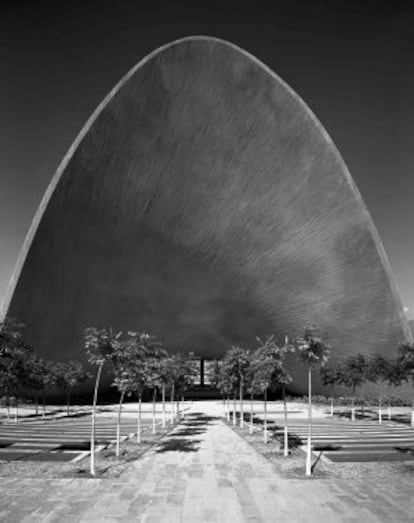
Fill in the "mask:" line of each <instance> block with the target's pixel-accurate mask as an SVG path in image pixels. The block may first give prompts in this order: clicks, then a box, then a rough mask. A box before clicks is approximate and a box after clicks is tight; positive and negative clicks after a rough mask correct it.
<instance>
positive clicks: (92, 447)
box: [91, 363, 103, 476]
mask: <svg viewBox="0 0 414 523" xmlns="http://www.w3.org/2000/svg"><path fill="white" fill-rule="evenodd" d="M102 367H103V363H100V364H99V367H98V372H97V374H96V381H95V390H94V393H93V405H92V426H91V474H92V476H95V417H96V403H97V400H98V388H99V380H100V379H101V373H102Z"/></svg>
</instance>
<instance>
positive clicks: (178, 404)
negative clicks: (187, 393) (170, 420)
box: [175, 391, 181, 420]
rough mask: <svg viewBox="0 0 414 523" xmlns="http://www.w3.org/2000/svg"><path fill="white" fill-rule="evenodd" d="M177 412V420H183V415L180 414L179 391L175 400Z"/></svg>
mask: <svg viewBox="0 0 414 523" xmlns="http://www.w3.org/2000/svg"><path fill="white" fill-rule="evenodd" d="M175 410H176V411H177V419H178V420H179V419H180V418H181V413H180V391H177V397H176V399H175Z"/></svg>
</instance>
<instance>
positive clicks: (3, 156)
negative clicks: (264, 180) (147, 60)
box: [0, 0, 414, 318]
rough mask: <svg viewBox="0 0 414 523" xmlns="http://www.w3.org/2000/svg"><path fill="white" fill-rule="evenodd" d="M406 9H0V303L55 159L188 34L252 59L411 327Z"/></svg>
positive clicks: (412, 134) (410, 71) (411, 127)
mask: <svg viewBox="0 0 414 523" xmlns="http://www.w3.org/2000/svg"><path fill="white" fill-rule="evenodd" d="M413 27H414V7H411V6H410V2H402V1H400V2H398V1H393V2H389V1H387V2H381V1H371V0H367V1H364V2H359V1H358V2H356V1H352V2H351V1H341V2H339V1H337V2H334V1H332V0H331V1H320V2H317V1H315V2H309V1H303V0H302V1H295V0H290V1H289V2H286V1H284V2H279V1H278V0H274V1H272V2H263V1H258V0H256V1H249V2H247V1H243V0H238V1H228V2H226V1H225V0H222V1H221V2H216V1H215V0H210V1H204V0H202V1H201V0H192V1H183V2H176V1H174V0H169V1H165V0H163V1H159V0H153V1H151V2H139V1H137V0H135V1H129V0H125V1H122V2H121V1H119V0H117V1H114V0H111V1H109V0H100V1H87V0H84V1H71V2H65V3H63V2H56V1H55V0H53V1H42V0H38V1H37V2H29V1H20V2H19V1H14V2H10V3H9V4H8V3H7V2H6V3H5V2H3V3H2V6H1V7H0V301H1V299H2V296H3V294H4V292H5V288H6V286H7V283H8V280H9V278H10V276H11V273H12V270H13V266H14V264H15V262H16V259H17V256H18V253H19V250H20V248H21V245H22V243H23V240H24V237H25V235H26V233H27V231H28V228H29V226H30V223H31V221H32V219H33V216H34V214H35V212H36V209H37V206H38V205H39V203H40V200H41V198H42V195H43V193H44V191H45V189H46V187H47V185H48V183H49V182H50V180H51V178H52V176H53V173H54V172H55V170H56V169H57V167H58V165H59V163H60V161H61V160H62V158H63V156H64V154H65V153H66V151H67V149H68V148H69V147H70V145H71V143H72V141H73V140H74V139H75V137H76V135H77V134H78V132H79V131H80V130H81V128H82V126H83V125H84V123H85V122H86V120H87V119H88V117H89V116H90V114H91V113H92V112H93V111H94V109H95V108H96V106H97V105H98V104H99V103H100V101H101V100H102V99H103V98H104V96H105V95H106V94H107V93H108V92H109V91H110V90H111V89H112V87H113V86H114V85H115V84H116V83H117V82H118V81H119V80H120V78H121V77H122V76H123V75H124V74H125V73H126V72H127V71H128V70H129V69H130V68H131V67H133V66H134V65H135V64H136V63H137V62H138V61H140V60H141V59H142V58H143V57H144V56H145V55H146V54H148V53H149V52H150V51H152V50H153V49H155V48H157V47H158V46H160V45H162V44H165V43H167V42H169V41H171V40H174V39H176V38H180V37H184V36H188V35H196V34H203V35H211V36H216V37H220V38H224V39H226V40H229V41H231V42H233V43H235V44H237V45H239V46H240V47H242V48H244V49H246V50H247V51H249V52H251V53H252V54H254V55H255V56H257V57H258V58H259V59H260V60H261V61H262V62H264V63H265V64H266V65H268V66H269V67H270V68H271V69H273V70H274V71H275V72H276V73H277V74H278V75H279V76H280V77H281V78H283V79H284V80H285V81H286V82H287V83H288V84H289V85H290V86H291V87H292V88H293V89H294V90H295V91H296V92H297V93H298V94H299V95H300V96H301V97H302V98H303V99H304V101H305V102H306V103H307V104H308V105H309V106H310V108H311V109H312V110H313V112H314V113H315V114H316V116H317V117H318V119H319V120H320V121H321V123H322V124H323V126H324V127H325V128H326V130H327V131H328V133H329V134H330V136H331V137H332V139H333V141H334V142H335V144H336V145H337V147H338V149H339V151H340V152H341V154H342V156H343V158H344V160H345V162H346V164H347V166H348V168H349V170H350V172H351V174H352V176H353V178H354V180H355V182H356V184H357V186H358V188H359V190H360V191H361V193H362V196H363V198H364V201H365V203H366V205H367V207H368V210H369V212H370V214H371V216H372V218H373V220H374V223H375V225H376V227H377V229H378V231H379V234H380V236H381V238H382V241H383V244H384V247H385V250H386V252H387V254H388V257H389V260H390V263H391V266H392V268H393V271H394V274H395V278H396V281H397V285H398V288H399V290H400V293H401V296H402V300H403V303H404V305H405V306H406V307H407V308H408V309H409V310H408V316H409V317H410V318H414V238H413V228H414V173H413V169H412V167H413V166H414V100H413V93H414V31H413V30H412V28H413Z"/></svg>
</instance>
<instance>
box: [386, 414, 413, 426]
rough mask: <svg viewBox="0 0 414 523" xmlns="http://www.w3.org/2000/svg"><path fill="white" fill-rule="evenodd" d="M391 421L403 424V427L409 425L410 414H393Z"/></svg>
mask: <svg viewBox="0 0 414 523" xmlns="http://www.w3.org/2000/svg"><path fill="white" fill-rule="evenodd" d="M391 421H396V422H397V423H404V425H411V413H410V414H393V415H392V416H391Z"/></svg>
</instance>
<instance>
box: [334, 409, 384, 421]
mask: <svg viewBox="0 0 414 523" xmlns="http://www.w3.org/2000/svg"><path fill="white" fill-rule="evenodd" d="M334 417H336V418H344V419H349V420H350V419H351V418H352V414H351V412H350V411H342V412H334ZM377 417H378V412H376V411H374V410H368V409H365V410H364V411H360V410H358V411H355V419H356V420H364V419H374V418H377Z"/></svg>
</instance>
